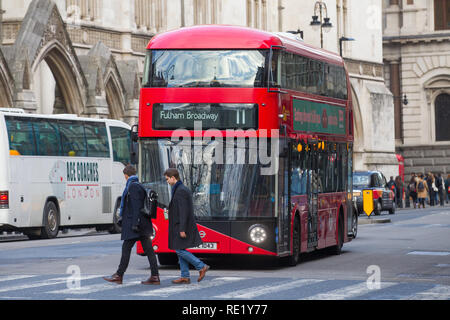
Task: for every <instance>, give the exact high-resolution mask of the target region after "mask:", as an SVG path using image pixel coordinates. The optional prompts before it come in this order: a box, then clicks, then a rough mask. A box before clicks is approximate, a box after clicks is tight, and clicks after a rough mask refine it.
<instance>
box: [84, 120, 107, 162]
mask: <svg viewBox="0 0 450 320" xmlns="http://www.w3.org/2000/svg"><path fill="white" fill-rule="evenodd" d="M84 129H85V132H86V141H87V147H88V157H100V158H109V143H108V135H107V134H106V126H105V124H104V123H88V122H86V123H85V124H84Z"/></svg>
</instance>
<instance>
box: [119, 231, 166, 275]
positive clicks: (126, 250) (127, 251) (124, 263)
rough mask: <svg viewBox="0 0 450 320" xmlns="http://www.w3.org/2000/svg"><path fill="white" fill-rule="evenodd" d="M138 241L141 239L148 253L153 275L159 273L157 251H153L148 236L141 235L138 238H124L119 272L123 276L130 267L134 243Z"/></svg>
mask: <svg viewBox="0 0 450 320" xmlns="http://www.w3.org/2000/svg"><path fill="white" fill-rule="evenodd" d="M137 241H141V244H142V248H143V249H144V252H145V254H146V255H147V258H148V262H149V263H150V269H151V272H152V274H151V275H152V276H157V275H159V273H158V262H157V261H156V255H155V251H153V247H152V242H151V241H150V239H149V238H148V237H140V238H138V239H130V240H124V241H123V244H122V257H121V258H120V264H119V268H118V269H117V274H118V275H119V276H123V274H124V273H125V271H126V270H127V268H128V263H129V262H130V255H131V249H133V247H134V244H135V243H136V242H137Z"/></svg>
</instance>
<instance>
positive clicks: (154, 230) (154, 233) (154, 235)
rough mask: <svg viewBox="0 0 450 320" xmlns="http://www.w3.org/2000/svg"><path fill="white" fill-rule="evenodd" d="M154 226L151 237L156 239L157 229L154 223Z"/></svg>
mask: <svg viewBox="0 0 450 320" xmlns="http://www.w3.org/2000/svg"><path fill="white" fill-rule="evenodd" d="M152 228H153V235H152V236H151V237H150V240H152V241H153V239H155V237H156V229H155V226H153V225H152Z"/></svg>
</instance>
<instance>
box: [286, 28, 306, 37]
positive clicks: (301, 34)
mask: <svg viewBox="0 0 450 320" xmlns="http://www.w3.org/2000/svg"><path fill="white" fill-rule="evenodd" d="M287 32H288V33H292V34H298V35H299V36H300V38H302V39H303V31H302V30H300V29H297V31H287Z"/></svg>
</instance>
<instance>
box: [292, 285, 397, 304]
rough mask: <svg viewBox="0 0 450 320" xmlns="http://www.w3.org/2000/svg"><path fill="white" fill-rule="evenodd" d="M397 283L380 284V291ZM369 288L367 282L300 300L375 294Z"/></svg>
mask: <svg viewBox="0 0 450 320" xmlns="http://www.w3.org/2000/svg"><path fill="white" fill-rule="evenodd" d="M395 284H397V283H394V282H382V283H380V289H384V288H388V287H390V286H393V285H395ZM380 289H372V288H369V287H368V286H367V283H366V282H362V283H358V284H355V285H352V286H346V287H343V288H339V289H336V290H331V291H328V292H326V293H319V294H316V295H313V296H310V297H306V298H302V299H299V300H344V299H349V298H353V297H357V296H360V295H363V294H366V293H370V292H374V291H375V290H380Z"/></svg>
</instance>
